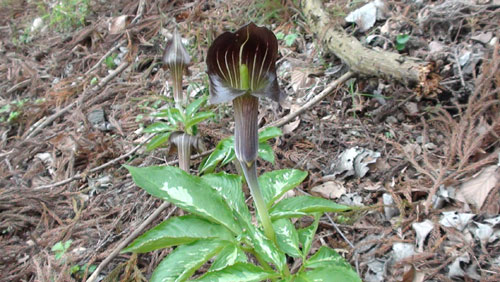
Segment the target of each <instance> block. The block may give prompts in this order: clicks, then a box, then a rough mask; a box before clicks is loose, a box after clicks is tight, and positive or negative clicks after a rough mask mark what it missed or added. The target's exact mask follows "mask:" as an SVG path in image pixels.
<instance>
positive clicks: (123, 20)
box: [109, 15, 132, 34]
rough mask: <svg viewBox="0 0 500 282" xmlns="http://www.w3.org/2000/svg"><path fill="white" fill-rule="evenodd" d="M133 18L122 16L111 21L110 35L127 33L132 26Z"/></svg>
mask: <svg viewBox="0 0 500 282" xmlns="http://www.w3.org/2000/svg"><path fill="white" fill-rule="evenodd" d="M131 19H132V17H130V16H128V15H121V16H119V17H116V18H114V19H112V20H111V23H110V24H109V34H119V33H122V32H124V31H125V29H126V28H127V26H128V25H129V24H130V21H131Z"/></svg>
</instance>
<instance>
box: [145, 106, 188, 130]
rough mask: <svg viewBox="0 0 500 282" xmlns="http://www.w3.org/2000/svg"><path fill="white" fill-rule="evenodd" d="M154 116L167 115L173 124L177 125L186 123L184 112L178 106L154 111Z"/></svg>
mask: <svg viewBox="0 0 500 282" xmlns="http://www.w3.org/2000/svg"><path fill="white" fill-rule="evenodd" d="M152 116H155V117H166V118H167V119H168V121H169V122H170V124H171V125H173V126H174V127H177V125H178V124H179V123H184V117H183V116H182V113H181V112H180V111H179V109H177V108H168V109H166V110H162V111H160V112H159V113H154V114H152Z"/></svg>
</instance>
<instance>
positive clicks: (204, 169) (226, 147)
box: [199, 138, 234, 174]
mask: <svg viewBox="0 0 500 282" xmlns="http://www.w3.org/2000/svg"><path fill="white" fill-rule="evenodd" d="M231 151H233V155H234V142H233V141H232V139H230V138H226V139H222V140H221V141H220V142H219V144H217V146H216V147H215V150H214V151H213V152H212V153H211V154H210V155H209V156H208V157H207V158H206V159H205V160H204V161H203V162H202V164H201V165H200V168H199V171H200V174H203V173H211V172H213V171H214V170H215V168H216V167H217V165H218V164H220V162H222V161H224V160H225V159H226V158H227V156H228V154H230V153H231Z"/></svg>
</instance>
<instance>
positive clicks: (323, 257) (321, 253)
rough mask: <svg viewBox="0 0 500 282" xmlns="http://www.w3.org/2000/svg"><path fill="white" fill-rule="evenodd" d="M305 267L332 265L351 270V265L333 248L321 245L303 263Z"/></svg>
mask: <svg viewBox="0 0 500 282" xmlns="http://www.w3.org/2000/svg"><path fill="white" fill-rule="evenodd" d="M304 265H305V267H307V268H319V267H330V266H332V265H334V266H338V267H343V268H346V269H350V270H352V267H351V265H350V264H349V262H347V261H346V260H345V259H344V258H343V257H342V256H341V255H339V254H338V253H337V252H336V251H335V250H334V249H332V248H328V247H325V246H321V247H320V248H319V250H318V251H317V252H316V253H315V254H314V255H313V256H311V257H310V258H309V259H308V260H306V262H305V263H304Z"/></svg>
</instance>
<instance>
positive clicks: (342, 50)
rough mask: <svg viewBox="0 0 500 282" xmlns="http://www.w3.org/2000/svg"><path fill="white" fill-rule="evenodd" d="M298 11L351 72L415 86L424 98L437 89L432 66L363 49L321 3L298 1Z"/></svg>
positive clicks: (415, 59)
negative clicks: (299, 10)
mask: <svg viewBox="0 0 500 282" xmlns="http://www.w3.org/2000/svg"><path fill="white" fill-rule="evenodd" d="M301 9H302V12H303V13H304V15H305V17H306V19H307V22H308V25H309V27H310V28H311V30H312V31H313V32H314V33H315V34H316V36H317V37H318V38H319V39H321V42H322V43H323V44H324V45H325V47H326V48H328V50H330V51H331V52H333V53H335V55H336V56H337V57H339V58H340V59H341V60H342V61H343V62H344V63H346V64H347V65H348V66H349V67H350V70H351V71H352V72H355V73H359V74H363V75H367V76H376V77H381V78H384V79H386V80H389V81H391V80H396V81H398V82H401V83H404V84H406V85H409V86H413V85H417V86H418V88H419V91H421V93H422V94H423V95H425V94H428V93H430V92H431V91H432V90H434V89H436V87H437V82H438V80H439V79H437V78H438V77H437V76H436V75H432V73H431V72H432V65H431V64H429V63H427V62H424V61H422V60H420V59H418V58H413V57H408V56H403V55H401V54H397V53H393V52H388V51H383V50H374V49H369V48H366V47H364V46H363V45H362V44H361V43H360V42H359V41H358V40H357V39H356V38H354V37H353V36H350V35H348V34H347V33H346V32H345V31H344V30H343V29H342V28H341V27H339V26H337V25H335V24H334V23H333V22H332V21H331V20H330V19H331V18H332V15H330V14H329V13H328V12H327V11H326V10H325V7H324V6H323V4H322V1H320V0H304V1H301Z"/></svg>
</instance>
